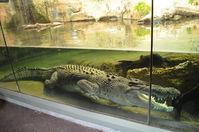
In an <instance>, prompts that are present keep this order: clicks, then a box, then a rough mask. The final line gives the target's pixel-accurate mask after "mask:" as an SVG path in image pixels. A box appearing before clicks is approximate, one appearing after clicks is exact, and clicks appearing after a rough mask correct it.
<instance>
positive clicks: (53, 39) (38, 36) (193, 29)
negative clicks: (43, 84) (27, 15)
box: [1, 19, 199, 53]
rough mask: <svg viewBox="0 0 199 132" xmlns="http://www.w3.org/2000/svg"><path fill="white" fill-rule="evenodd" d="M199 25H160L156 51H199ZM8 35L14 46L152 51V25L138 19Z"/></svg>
mask: <svg viewBox="0 0 199 132" xmlns="http://www.w3.org/2000/svg"><path fill="white" fill-rule="evenodd" d="M198 25H199V20H198V19H195V20H189V21H183V22H181V23H169V24H165V25H156V26H155V28H154V50H155V51H163V52H184V53H198V52H199V37H198V34H199V26H198ZM6 38H7V41H8V45H9V46H10V47H48V48H78V49H79V48H81V49H82V48H83V49H110V50H136V51H149V50H150V27H148V26H140V25H137V22H135V21H123V22H74V23H65V24H64V25H62V26H59V27H56V28H49V29H45V30H41V31H39V30H34V31H24V30H18V31H7V32H6ZM1 41H2V39H1ZM1 46H3V42H2V43H1Z"/></svg>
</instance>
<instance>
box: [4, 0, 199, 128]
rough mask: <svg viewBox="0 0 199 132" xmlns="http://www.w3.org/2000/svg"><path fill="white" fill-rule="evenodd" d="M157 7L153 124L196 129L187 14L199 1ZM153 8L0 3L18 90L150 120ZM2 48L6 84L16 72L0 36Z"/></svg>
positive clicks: (117, 0) (83, 1)
mask: <svg viewBox="0 0 199 132" xmlns="http://www.w3.org/2000/svg"><path fill="white" fill-rule="evenodd" d="M22 3H23V4H22ZM155 4H157V5H161V6H157V5H156V7H157V8H155V15H154V16H155V18H154V22H155V25H154V51H155V53H154V54H153V59H154V60H153V85H152V102H151V104H152V107H151V109H152V117H153V118H152V123H153V124H154V125H158V126H159V127H164V128H167V129H171V128H173V129H174V130H179V129H180V130H184V131H186V130H192V129H193V130H195V129H198V126H199V124H198V119H199V117H198V111H199V109H198V106H199V105H198V97H197V93H198V82H199V80H198V78H199V77H198V75H199V74H198V71H199V69H198V67H199V66H198V64H199V63H198V60H199V56H198V53H199V51H198V50H199V45H198V44H199V37H198V34H199V30H198V29H199V27H198V23H199V20H198V19H194V18H193V17H189V16H188V14H190V13H192V15H191V16H194V15H197V14H198V13H193V12H194V11H196V10H195V9H197V8H198V6H197V1H188V0H182V1H180V2H179V1H178V0H176V1H174V0H167V1H163V0H159V1H156V2H155ZM179 5H180V6H183V8H182V7H180V8H179ZM23 6H24V7H23ZM11 7H12V8H11ZM192 7H194V8H192ZM150 9H151V8H150V1H148V0H139V1H138V0H135V1H133V0H74V1H68V0H56V1H55V0H54V1H51V0H11V1H10V3H9V4H2V5H0V11H1V12H2V13H1V14H0V17H1V20H2V22H3V25H4V28H5V29H6V30H5V33H6V37H7V41H8V46H9V51H10V53H11V55H10V56H11V58H12V61H13V63H14V68H15V72H16V77H17V79H18V80H19V86H20V89H21V91H22V92H23V93H25V94H30V95H34V96H37V97H41V98H45V99H50V100H53V101H57V102H62V103H65V104H70V105H74V106H76V107H81V108H87V109H88V110H96V111H100V112H104V113H109V114H112V115H119V116H120V117H125V118H127V119H136V120H139V121H146V117H147V116H146V115H147V114H148V98H149V97H148V90H149V66H150V64H149V61H150V56H149V52H148V51H149V50H150V26H149V25H147V24H150ZM174 9H175V10H174ZM182 9H183V10H182ZM176 11H178V12H182V11H183V13H181V14H180V15H179V13H178V15H177V14H176ZM196 12H197V11H196ZM138 20H139V21H138ZM0 45H1V47H2V48H1V50H2V55H1V56H0V64H2V65H1V66H0V69H1V75H0V79H1V82H0V84H1V85H2V84H4V85H5V84H6V86H8V85H12V83H13V82H11V79H10V78H12V74H10V73H12V72H11V71H10V70H9V63H8V62H7V60H6V58H5V55H4V45H3V40H2V39H0ZM8 74H10V76H6V75H8ZM5 81H9V82H5ZM13 84H14V83H13ZM6 86H5V87H6ZM2 87H3V86H2ZM6 88H7V87H6ZM170 121H172V123H168V122H170Z"/></svg>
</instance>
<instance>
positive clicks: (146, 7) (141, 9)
mask: <svg viewBox="0 0 199 132" xmlns="http://www.w3.org/2000/svg"><path fill="white" fill-rule="evenodd" d="M134 10H135V11H138V12H141V13H142V14H143V15H147V14H148V13H149V12H150V10H151V7H150V6H149V5H148V4H147V3H145V2H143V1H142V2H139V3H138V4H137V5H136V6H135V7H134Z"/></svg>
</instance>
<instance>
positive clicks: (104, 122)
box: [0, 88, 171, 132]
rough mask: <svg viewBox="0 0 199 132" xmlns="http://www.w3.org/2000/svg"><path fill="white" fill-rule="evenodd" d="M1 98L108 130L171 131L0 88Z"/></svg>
mask: <svg viewBox="0 0 199 132" xmlns="http://www.w3.org/2000/svg"><path fill="white" fill-rule="evenodd" d="M0 98H1V99H4V100H6V101H9V102H12V103H15V104H17V105H20V106H24V107H27V108H30V109H33V110H37V111H41V112H43V113H46V114H49V115H52V116H55V117H58V118H63V119H66V120H70V121H72V122H75V123H78V124H81V125H84V126H87V127H91V128H95V129H99V130H102V131H106V132H171V131H168V130H164V129H160V128H155V127H152V126H148V125H144V124H139V123H135V122H131V121H128V120H124V119H119V118H116V117H112V116H107V115H103V114H99V113H95V112H90V111H86V110H82V109H79V108H75V107H72V106H69V105H64V104H59V103H56V102H52V101H49V100H45V99H41V98H37V97H33V96H30V95H25V94H22V93H18V92H14V91H10V90H7V89H3V88H0Z"/></svg>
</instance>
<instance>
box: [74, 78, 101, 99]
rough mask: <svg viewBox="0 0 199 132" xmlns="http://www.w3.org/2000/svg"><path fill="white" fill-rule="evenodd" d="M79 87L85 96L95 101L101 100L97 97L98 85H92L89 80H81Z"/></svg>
mask: <svg viewBox="0 0 199 132" xmlns="http://www.w3.org/2000/svg"><path fill="white" fill-rule="evenodd" d="M77 85H78V86H79V87H80V89H81V92H82V94H83V95H85V96H87V97H89V98H91V99H94V100H96V99H99V97H98V96H97V95H96V93H97V91H98V90H99V86H98V84H96V83H92V82H90V81H88V80H79V81H78V82H77Z"/></svg>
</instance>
